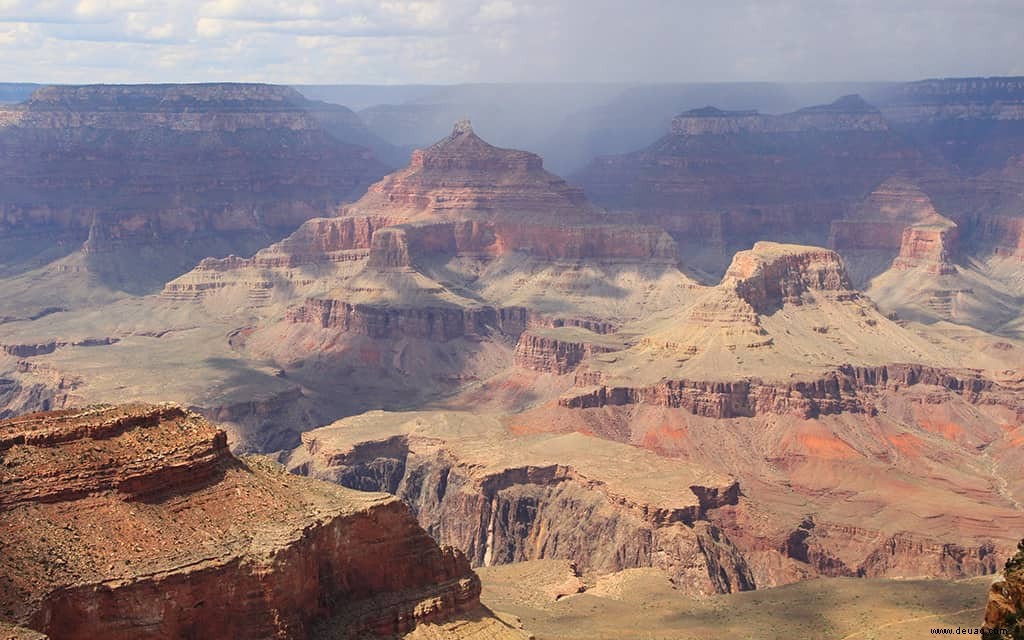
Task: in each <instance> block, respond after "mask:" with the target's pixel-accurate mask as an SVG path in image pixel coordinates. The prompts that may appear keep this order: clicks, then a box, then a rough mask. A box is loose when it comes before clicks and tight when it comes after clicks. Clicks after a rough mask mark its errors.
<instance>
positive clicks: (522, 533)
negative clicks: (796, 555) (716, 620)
mask: <svg viewBox="0 0 1024 640" xmlns="http://www.w3.org/2000/svg"><path fill="white" fill-rule="evenodd" d="M374 416H375V414H367V415H366V416H360V417H358V418H356V419H355V420H356V422H355V424H354V425H353V428H354V429H355V431H356V432H357V433H355V434H346V433H343V431H342V430H343V429H344V428H345V425H344V421H343V423H338V424H337V425H332V426H329V427H324V428H322V429H318V430H314V431H312V432H308V433H306V434H304V435H303V445H302V447H300V448H299V449H297V450H296V451H295V452H294V453H293V454H292V457H291V461H290V463H289V464H290V466H291V467H292V468H293V470H295V471H297V472H299V473H302V474H308V475H311V476H313V477H316V478H321V479H327V480H331V481H333V482H337V483H339V484H341V485H343V486H348V487H354V488H359V489H363V490H383V491H388V492H390V493H393V494H395V495H397V496H398V497H400V498H402V500H403V501H404V502H405V503H406V504H408V505H409V506H410V507H411V508H412V510H413V512H414V513H416V514H417V518H418V519H419V521H420V523H421V525H422V526H423V527H424V528H425V529H426V530H427V531H429V532H430V533H431V535H433V536H434V537H435V538H436V539H438V540H440V541H442V543H444V544H451V545H453V546H456V547H457V548H460V549H463V550H465V552H466V554H467V557H468V558H469V559H470V561H471V562H472V563H473V564H474V565H476V566H491V565H497V564H507V563H511V562H518V561H523V560H533V559H544V558H554V559H566V560H571V561H573V562H574V563H576V565H577V566H578V567H579V568H580V569H581V570H583V571H595V572H600V573H607V572H611V571H618V570H621V569H624V568H630V567H648V566H655V567H659V568H661V569H663V570H665V572H666V573H667V574H668V575H669V576H671V577H672V578H673V579H674V580H675V581H676V584H677V585H679V587H680V588H683V589H685V590H687V591H688V592H692V593H716V592H718V593H729V592H732V591H741V590H746V589H752V588H754V586H755V585H754V582H753V579H752V578H751V577H750V573H749V571H748V570H747V569H746V566H745V564H744V561H743V558H742V556H741V555H740V554H738V553H736V552H735V549H734V548H733V547H732V546H731V544H730V543H729V540H728V537H727V536H726V535H725V534H724V533H723V532H722V531H720V530H719V529H718V528H716V527H715V526H714V525H713V524H712V523H711V522H709V521H708V517H709V513H711V512H713V511H714V510H715V509H719V508H721V507H723V506H725V505H729V504H735V503H736V501H737V500H738V499H739V496H740V490H739V486H738V485H737V484H735V483H734V482H731V481H729V480H728V479H725V478H720V479H716V481H715V482H714V483H711V484H704V483H702V482H697V481H692V486H690V487H689V490H688V491H687V490H685V489H683V490H682V495H679V494H674V495H672V497H671V498H670V497H669V495H668V494H666V495H665V500H666V502H665V503H663V504H658V502H657V500H652V499H651V498H650V497H648V498H646V499H643V498H640V496H641V495H642V493H637V492H636V491H631V490H629V489H628V487H626V486H617V485H616V483H615V481H614V480H612V479H611V478H610V477H604V476H603V472H602V469H603V466H602V465H603V464H605V462H603V461H602V458H600V457H597V458H596V460H595V459H592V460H589V461H588V460H587V457H588V456H587V453H586V452H585V451H584V450H580V449H576V448H575V447H573V448H570V449H569V450H567V451H566V455H567V456H568V458H569V459H570V460H572V459H579V460H578V461H577V462H575V463H573V462H569V463H565V464H559V463H547V462H541V461H540V460H539V459H538V456H543V455H544V454H543V453H540V452H542V451H544V450H545V449H546V448H550V446H553V447H554V448H556V449H559V450H561V448H560V447H559V445H557V444H555V445H550V446H545V445H544V444H543V443H536V444H526V445H525V447H523V448H520V447H522V445H519V444H517V443H515V442H514V441H507V440H506V439H505V438H503V437H502V436H500V435H498V434H494V435H493V437H497V438H498V440H499V441H500V442H498V443H491V445H486V444H485V442H486V438H487V437H488V436H486V434H485V433H482V431H483V430H485V429H486V428H487V426H488V425H490V424H491V421H490V419H489V418H486V417H474V416H467V417H466V419H467V420H470V421H475V422H476V423H479V424H478V425H475V426H474V427H470V426H469V424H468V423H463V424H465V425H466V426H465V427H460V428H459V431H458V433H460V434H461V435H456V433H455V432H451V433H449V432H446V431H445V430H444V424H445V423H446V422H447V421H450V420H451V419H453V418H452V417H449V418H437V419H436V420H437V422H438V423H439V424H438V425H437V426H436V427H435V425H434V424H433V422H434V420H435V419H434V418H432V417H431V416H430V414H417V415H414V416H411V417H410V420H415V421H416V422H417V423H418V424H419V426H418V427H415V428H414V431H413V432H411V433H400V432H401V431H402V430H403V428H402V427H399V428H398V429H397V431H398V432H399V433H396V431H395V430H390V431H389V430H388V425H389V422H388V420H387V419H385V420H383V421H381V423H382V424H381V425H380V426H379V427H377V428H378V432H379V435H378V436H377V437H375V438H373V439H371V440H365V441H363V440H361V437H362V435H363V433H364V430H363V429H362V428H361V425H362V424H363V423H366V422H367V421H370V420H373V419H374ZM454 419H456V420H460V421H461V420H462V418H458V417H454ZM466 428H469V430H468V431H467V430H465V429H466ZM478 429H479V431H478ZM481 437H483V438H484V440H481V439H480V438H481ZM353 438H356V439H353ZM576 444H577V445H582V444H583V443H582V442H578V443H576ZM481 446H483V447H486V448H485V449H480V448H479V447H481ZM608 446H609V443H601V442H600V441H597V442H593V447H594V451H595V452H596V454H595V455H596V456H601V455H608V454H607V452H605V451H604V449H606V448H608ZM492 447H496V448H501V449H511V451H510V453H511V452H515V454H514V455H515V456H518V457H519V459H520V460H521V463H520V464H516V463H512V462H511V459H510V460H509V462H508V463H502V464H498V465H490V464H486V465H485V466H483V467H481V466H480V465H481V463H484V461H485V460H487V459H488V456H489V455H490V454H487V453H484V451H486V450H488V449H490V448H492ZM611 448H612V449H615V453H616V454H618V457H617V458H614V457H613V456H612V455H609V456H608V460H607V464H608V465H611V466H609V470H610V469H611V467H612V466H614V464H615V462H618V463H620V464H621V463H622V461H623V456H625V457H627V458H628V457H630V456H632V455H634V454H631V453H628V448H624V447H621V446H616V445H611ZM620 449H621V451H620ZM481 456H483V457H481ZM548 457H550V454H548ZM659 468H660V466H659ZM666 469H667V467H666ZM637 472H638V473H639V470H637ZM677 473H678V472H677ZM628 475H633V473H632V472H631V473H629V474H628ZM704 482H707V481H706V480H705V481H704ZM673 503H674V504H673Z"/></svg>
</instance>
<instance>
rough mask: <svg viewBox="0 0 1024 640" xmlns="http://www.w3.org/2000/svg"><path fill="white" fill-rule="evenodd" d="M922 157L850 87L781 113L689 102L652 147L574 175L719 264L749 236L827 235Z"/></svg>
mask: <svg viewBox="0 0 1024 640" xmlns="http://www.w3.org/2000/svg"><path fill="white" fill-rule="evenodd" d="M923 166H924V164H923V159H922V157H921V154H920V153H919V152H918V151H917V150H915V149H914V148H913V147H910V146H908V145H906V144H905V143H903V142H902V141H901V140H900V139H899V138H898V137H896V136H895V135H893V133H892V132H891V131H890V130H889V126H888V124H887V122H886V121H885V119H884V118H883V116H882V114H881V112H879V111H878V109H876V108H874V107H872V106H871V105H868V104H867V103H866V102H864V101H863V100H862V99H861V98H860V97H858V96H846V97H843V98H840V99H838V100H836V101H835V102H833V103H832V104H829V105H822V106H817V107H809V108H806V109H801V110H799V111H795V112H792V113H788V114H784V115H779V116H772V115H764V114H759V113H757V112H752V111H722V110H720V109H715V108H713V107H707V108H703V109H696V110H692V111H688V112H686V113H683V114H681V115H679V116H678V117H677V118H675V119H674V120H673V121H672V126H671V129H670V131H669V133H668V135H666V136H665V137H663V138H662V139H660V140H658V141H657V142H655V143H654V144H652V145H651V146H650V147H648V148H646V149H644V150H641V151H637V152H634V153H630V154H626V155H622V156H611V157H605V158H598V159H596V160H594V161H593V162H592V163H591V164H590V165H589V166H588V167H587V168H586V169H584V170H583V171H582V172H581V173H579V174H578V175H577V176H576V181H578V182H579V184H581V185H583V187H584V189H585V190H586V192H587V194H588V195H589V196H590V197H592V198H593V199H594V200H595V202H597V203H599V204H603V205H606V206H609V207H612V208H614V209H616V210H621V211H623V212H634V213H635V214H636V215H637V216H638V217H639V219H641V220H643V221H646V222H649V223H653V224H659V225H661V226H663V227H664V228H665V229H667V230H668V231H669V232H670V233H672V235H673V237H675V238H676V239H677V240H678V241H679V242H681V243H683V244H685V245H687V248H688V252H687V255H688V257H689V259H690V260H691V261H692V260H694V259H696V260H698V261H699V262H701V259H702V258H703V261H702V262H701V263H702V264H706V265H707V266H709V268H713V269H716V270H717V269H721V268H722V267H724V264H722V260H723V258H724V257H725V252H726V251H727V250H728V249H730V248H732V247H737V246H742V244H744V243H745V242H752V241H754V240H793V239H799V240H801V241H811V242H814V243H816V244H821V243H823V242H824V239H825V237H826V236H827V233H828V227H829V224H830V223H831V222H832V221H833V220H836V219H839V218H841V217H842V216H843V215H844V214H845V213H846V212H847V210H848V208H849V207H850V206H852V205H853V204H854V203H856V202H858V201H860V200H861V199H862V198H863V197H864V196H866V195H867V194H868V193H869V192H870V191H871V190H872V189H873V188H874V187H875V186H876V185H877V184H878V183H880V182H882V181H883V180H885V179H886V178H888V177H890V176H892V175H895V174H897V173H900V172H908V171H920V170H922V167H923ZM709 245H710V247H709ZM748 246H749V245H748ZM711 248H716V249H715V250H714V251H710V249H711ZM695 251H696V252H698V255H697V256H693V255H691V254H693V253H694V252H695ZM702 254H703V255H702Z"/></svg>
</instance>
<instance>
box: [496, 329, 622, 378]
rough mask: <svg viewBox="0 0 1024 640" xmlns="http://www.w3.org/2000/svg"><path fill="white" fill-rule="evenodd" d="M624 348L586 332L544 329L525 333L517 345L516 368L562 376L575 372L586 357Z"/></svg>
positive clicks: (618, 343) (614, 341) (617, 343)
mask: <svg viewBox="0 0 1024 640" xmlns="http://www.w3.org/2000/svg"><path fill="white" fill-rule="evenodd" d="M620 348H622V345H621V343H620V342H618V341H616V340H614V339H612V340H607V339H602V338H601V336H600V335H598V334H594V333H592V332H589V331H586V330H569V331H557V330H554V331H553V330H543V329H534V330H530V331H527V332H524V333H523V334H522V335H520V336H519V342H518V343H516V350H515V365H516V366H517V367H523V368H524V369H531V370H533V371H540V372H543V373H554V374H557V375H563V374H566V373H569V372H571V371H573V370H574V369H575V368H576V367H577V366H578V365H579V364H580V363H581V362H582V361H583V360H584V359H585V358H588V357H590V356H592V355H594V354H596V353H608V352H611V351H615V350H616V349H620Z"/></svg>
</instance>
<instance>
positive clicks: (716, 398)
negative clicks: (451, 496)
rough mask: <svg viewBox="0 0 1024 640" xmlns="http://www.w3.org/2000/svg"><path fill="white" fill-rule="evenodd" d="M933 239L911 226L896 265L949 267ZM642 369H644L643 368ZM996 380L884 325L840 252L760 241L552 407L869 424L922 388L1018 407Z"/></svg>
mask: <svg viewBox="0 0 1024 640" xmlns="http://www.w3.org/2000/svg"><path fill="white" fill-rule="evenodd" d="M947 222H948V221H947ZM935 225H936V226H938V223H935ZM941 229H942V230H946V231H947V232H948V230H949V229H955V226H952V225H951V223H948V224H947V225H946V226H942V227H941ZM929 233H931V227H921V226H912V227H909V228H908V233H907V247H906V248H905V250H904V251H905V255H904V256H901V258H900V259H899V260H898V264H900V265H902V266H903V268H911V267H917V266H920V265H923V266H921V268H923V269H926V270H927V269H931V268H932V267H931V264H932V263H931V262H928V263H927V264H925V262H926V261H928V260H939V261H940V262H939V265H940V266H939V267H936V269H939V270H941V269H942V268H943V267H942V266H941V265H946V264H948V262H946V260H948V256H946V257H944V254H943V251H944V249H943V248H942V247H941V246H940V247H938V248H934V247H932V246H931V245H930V244H929V243H928V240H929V239H930V236H928V235H927V234H929ZM940 233H941V232H940ZM946 251H948V249H946ZM794 354H804V355H803V356H802V357H797V358H794V357H793V355H794ZM812 354H813V355H812ZM652 360H655V361H660V362H661V364H658V365H652V364H650V363H651V361H652ZM750 360H752V361H753V362H750ZM643 361H646V362H647V363H648V364H647V365H645V366H640V364H639V363H640V362H643ZM648 372H649V373H648ZM993 375H995V373H994V372H989V373H988V374H987V376H988V377H986V375H984V374H982V373H981V372H980V371H976V370H975V371H971V370H967V369H964V368H963V366H962V364H960V363H959V362H958V361H957V360H956V358H950V357H949V355H948V354H944V353H942V351H941V350H939V349H936V347H935V345H933V344H930V343H929V342H928V341H926V340H923V339H922V338H920V337H918V336H917V335H915V334H913V333H911V332H909V331H906V330H905V329H904V328H903V327H901V326H899V325H898V324H896V323H895V322H893V321H892V320H891V319H889V318H886V317H885V316H883V315H882V314H881V313H880V312H879V311H878V310H877V309H876V308H875V307H874V306H873V305H872V304H871V303H870V302H869V301H867V300H866V299H865V298H864V297H863V296H861V295H860V294H859V293H858V292H857V291H855V290H854V289H853V287H852V285H851V283H850V279H849V277H848V276H847V274H846V270H845V268H844V265H843V262H842V260H841V258H840V257H839V255H838V254H836V253H835V252H833V251H829V250H826V249H819V248H813V247H801V246H796V245H779V244H775V243H767V242H759V243H757V244H755V245H754V248H753V249H752V250H750V251H742V252H740V253H738V254H736V256H735V258H734V259H733V262H732V264H731V266H730V267H729V269H728V270H727V271H726V275H725V277H724V278H723V279H722V282H721V283H720V284H719V285H718V286H717V287H714V288H711V289H710V290H708V291H707V292H705V293H704V294H703V295H700V296H697V299H696V301H695V302H693V303H692V304H691V305H690V306H689V308H687V309H684V310H682V311H681V313H680V314H679V315H678V316H676V317H674V318H672V319H671V320H669V321H666V322H665V323H664V325H663V328H661V329H655V330H654V331H652V332H650V333H649V334H647V335H645V336H642V337H641V338H640V339H639V340H635V341H634V343H633V344H632V345H631V346H630V347H628V348H626V349H623V350H621V351H618V352H616V353H614V354H608V355H607V356H603V355H593V356H592V357H590V358H589V359H588V360H586V361H584V362H583V364H582V365H581V366H580V368H579V369H578V370H577V373H576V389H575V390H572V391H570V392H568V393H567V394H565V395H563V396H562V397H561V398H560V400H559V403H560V404H561V405H562V406H565V407H571V408H589V407H601V406H606V405H629V404H655V405H659V406H665V407H675V408H684V409H687V410H689V411H691V412H692V413H693V414H696V415H702V416H709V417H715V418H730V417H737V416H757V415H764V414H793V415H797V416H800V417H803V418H813V417H816V416H818V415H823V414H833V413H842V412H857V413H859V412H866V413H869V414H870V413H873V412H875V411H876V410H877V409H876V400H875V398H876V397H877V396H878V395H879V394H880V393H881V392H883V391H885V390H889V389H900V388H903V387H907V386H912V385H917V384H923V385H932V386H939V387H942V388H945V389H949V390H951V391H953V392H956V393H959V394H962V395H963V396H964V397H965V398H966V399H967V400H968V401H969V402H973V403H978V402H985V403H1002V404H1004V405H1006V406H1009V407H1013V406H1016V402H1017V401H1018V396H1017V390H1016V386H1015V385H1013V384H1011V385H1010V386H1009V387H1006V388H1004V386H1002V385H1001V384H999V383H997V382H995V381H994V380H993V378H992V377H991V376H993ZM644 381H649V382H646V383H645V382H644Z"/></svg>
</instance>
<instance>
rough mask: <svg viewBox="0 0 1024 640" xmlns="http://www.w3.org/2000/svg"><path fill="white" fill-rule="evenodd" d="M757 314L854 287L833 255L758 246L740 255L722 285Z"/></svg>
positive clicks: (840, 261) (818, 251) (822, 252)
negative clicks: (818, 293) (809, 295)
mask: <svg viewBox="0 0 1024 640" xmlns="http://www.w3.org/2000/svg"><path fill="white" fill-rule="evenodd" d="M721 286H723V287H726V288H730V289H731V288H733V287H735V291H736V294H737V295H738V296H739V297H740V298H741V299H742V300H743V301H745V302H746V303H747V304H749V305H750V307H751V308H752V309H753V310H754V311H755V312H756V313H767V312H769V311H770V310H771V309H774V308H777V307H778V306H780V305H782V304H786V303H789V304H801V303H802V298H801V296H802V295H803V294H804V293H806V292H808V291H850V290H851V289H852V288H853V287H852V285H851V284H850V280H849V278H848V277H847V275H846V269H845V268H844V267H843V262H842V260H841V259H840V258H839V256H838V255H836V254H835V253H834V252H832V251H827V250H824V249H820V250H813V249H809V250H803V251H793V250H790V249H789V248H788V247H786V246H785V245H775V244H773V243H769V242H758V243H757V244H755V245H754V248H753V249H752V250H750V251H742V252H740V253H737V254H736V256H735V257H734V258H733V261H732V264H731V265H730V266H729V269H728V270H727V271H726V272H725V278H724V279H723V280H722V285H721Z"/></svg>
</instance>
